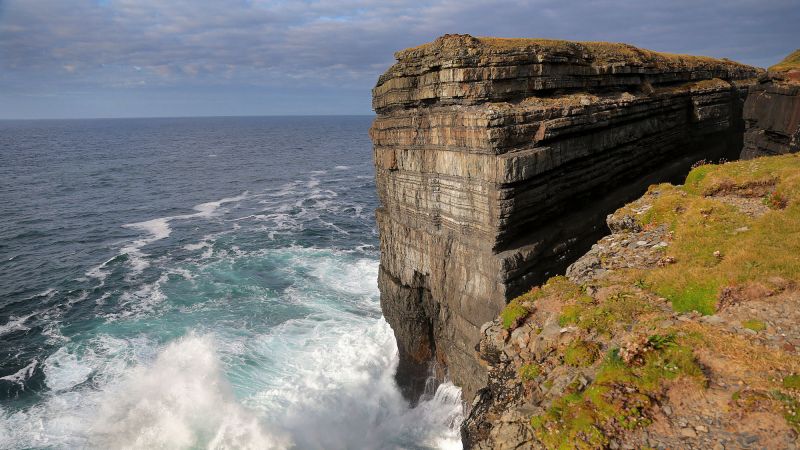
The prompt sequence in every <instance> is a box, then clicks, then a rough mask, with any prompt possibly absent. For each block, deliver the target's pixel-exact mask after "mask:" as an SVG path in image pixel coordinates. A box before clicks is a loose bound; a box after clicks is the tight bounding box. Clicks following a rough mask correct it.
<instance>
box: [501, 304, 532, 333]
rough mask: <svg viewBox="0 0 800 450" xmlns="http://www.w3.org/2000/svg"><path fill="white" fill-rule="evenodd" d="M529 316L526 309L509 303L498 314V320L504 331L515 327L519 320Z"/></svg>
mask: <svg viewBox="0 0 800 450" xmlns="http://www.w3.org/2000/svg"><path fill="white" fill-rule="evenodd" d="M528 314H529V311H528V308H526V307H524V306H522V305H520V304H519V302H517V301H511V303H509V304H508V305H506V307H505V308H503V311H502V312H501V313H500V320H501V321H502V322H503V328H505V329H506V330H508V329H510V328H512V327H514V326H516V325H517V324H518V323H519V321H520V320H522V319H524V318H525V317H526V316H527V315H528Z"/></svg>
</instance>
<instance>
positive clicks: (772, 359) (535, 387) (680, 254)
mask: <svg viewBox="0 0 800 450" xmlns="http://www.w3.org/2000/svg"><path fill="white" fill-rule="evenodd" d="M608 226H609V228H610V229H611V230H612V231H613V233H612V234H611V235H609V236H606V237H604V238H603V239H601V240H600V241H599V242H597V243H596V244H595V245H594V246H593V247H592V248H591V250H590V251H589V252H587V253H586V254H585V255H584V256H583V257H581V258H580V259H579V260H577V261H576V262H575V263H574V264H572V265H571V266H570V267H569V269H568V270H567V272H566V276H558V277H553V278H551V279H549V280H548V281H547V282H546V283H544V284H543V285H541V286H540V287H536V288H534V289H533V290H531V291H529V292H527V293H525V294H523V295H522V296H520V297H517V298H515V299H514V300H513V301H512V302H510V303H509V305H508V306H507V307H506V308H505V309H504V310H503V311H502V313H501V314H500V317H499V318H497V319H495V320H494V321H493V322H491V323H488V324H486V325H485V326H484V327H483V328H482V330H481V337H482V339H481V342H480V345H479V350H480V356H481V360H482V362H483V364H485V365H486V367H487V369H488V373H489V378H488V380H489V382H488V386H487V387H486V388H484V389H482V390H480V391H479V393H478V395H477V396H476V398H475V400H474V402H473V403H472V410H471V414H470V415H469V417H468V418H467V419H466V421H465V422H464V424H463V438H464V443H465V448H482V449H484V448H485V449H490V448H491V449H516V448H548V449H551V448H552V449H557V448H587V449H588V448H612V449H613V448H659V449H661V448H696V449H711V448H714V449H744V448H775V449H778V448H781V449H783V448H797V447H798V444H800V442H798V431H800V355H798V349H800V329H798V327H797V324H798V323H800V258H798V255H800V155H797V154H794V155H784V156H774V157H765V158H758V159H754V160H751V161H739V162H735V163H727V164H724V165H719V166H716V165H701V166H699V167H697V168H695V169H694V170H692V172H691V173H689V175H688V177H687V178H686V181H685V183H684V184H683V185H680V186H674V185H671V184H659V185H655V186H652V187H651V188H650V189H649V190H648V192H647V193H646V194H645V195H644V196H643V197H642V198H640V199H638V200H636V201H634V202H633V203H630V204H628V205H626V206H624V207H623V208H621V209H619V210H618V211H616V212H615V213H614V214H612V215H610V216H609V217H608Z"/></svg>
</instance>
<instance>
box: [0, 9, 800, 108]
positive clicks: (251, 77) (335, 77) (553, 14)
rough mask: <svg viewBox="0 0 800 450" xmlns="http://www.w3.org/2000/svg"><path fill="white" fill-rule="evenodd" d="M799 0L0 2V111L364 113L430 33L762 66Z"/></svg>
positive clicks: (795, 40)
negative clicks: (382, 79) (589, 43)
mask: <svg viewBox="0 0 800 450" xmlns="http://www.w3.org/2000/svg"><path fill="white" fill-rule="evenodd" d="M798 24H800V1H799V0H719V1H717V0H714V1H711V0H691V1H688V0H686V1H684V0H661V1H651V0H638V1H637V0H631V1H622V0H598V1H569V0H517V1H506V2H491V1H473V0H434V1H428V2H425V1H422V2H421V1H418V0H416V1H411V0H319V1H287V0H279V1H266V0H215V1H211V0H0V119H14V118H49V117H52V118H77V117H155V116H199V115H275V114H277V115H283V114H370V112H371V111H370V89H371V88H372V86H373V85H374V83H375V80H376V79H377V76H378V75H379V74H380V73H381V72H383V71H384V70H385V69H386V68H387V67H388V66H389V65H390V64H391V63H392V61H393V58H392V54H393V53H394V52H395V51H397V50H400V49H402V48H405V47H409V46H414V45H418V44H421V43H424V42H427V41H430V40H433V39H434V38H436V37H437V36H440V35H442V34H445V33H470V34H473V35H476V36H504V37H548V38H561V39H574V40H602V41H615V42H627V43H630V44H634V45H637V46H641V47H645V48H650V49H653V50H660V51H669V52H675V53H692V54H702V55H709V56H716V57H728V58H731V59H734V60H738V61H741V62H745V63H749V64H753V65H758V66H768V65H771V64H773V63H775V62H777V61H778V60H780V59H781V58H782V57H783V56H784V55H786V54H788V53H789V52H790V51H792V50H794V49H795V48H798V47H800V25H798Z"/></svg>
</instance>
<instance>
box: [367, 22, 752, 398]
mask: <svg viewBox="0 0 800 450" xmlns="http://www.w3.org/2000/svg"><path fill="white" fill-rule="evenodd" d="M395 56H396V58H397V61H398V62H397V63H396V64H395V65H394V66H392V67H391V68H390V69H389V70H387V72H386V73H385V74H383V75H382V76H381V77H380V79H379V80H378V84H377V86H376V87H375V88H374V90H373V108H374V109H375V111H376V113H377V118H376V119H375V122H374V124H373V126H372V128H371V130H370V135H371V137H372V140H373V143H374V157H375V166H376V181H377V188H378V194H379V198H380V202H381V207H380V208H379V209H378V211H377V221H378V228H379V233H380V245H381V266H380V272H379V279H378V283H379V287H380V290H381V307H382V309H383V312H384V316H385V317H386V319H387V321H388V322H389V324H390V325H391V326H392V328H393V330H394V333H395V336H396V338H397V343H398V347H399V350H400V366H399V368H398V381H399V382H400V384H401V386H402V387H403V389H404V392H405V393H406V394H407V395H408V396H409V397H411V398H414V397H415V396H416V395H417V394H418V393H419V392H420V391H421V390H422V388H423V386H424V382H425V378H426V377H427V376H428V375H429V374H430V373H431V368H432V367H433V368H434V369H436V371H435V373H436V374H437V375H438V376H440V377H442V376H445V375H446V376H447V377H449V378H450V379H452V380H453V381H454V382H455V383H456V384H458V385H460V386H461V387H462V388H463V395H464V398H465V400H467V401H469V400H470V399H472V397H473V395H474V394H475V392H476V391H477V390H478V389H480V388H481V387H483V386H484V385H485V382H486V371H485V368H484V366H482V365H481V364H480V363H479V360H478V358H477V357H476V353H475V348H476V345H477V344H478V341H479V330H480V328H481V325H482V324H484V323H485V322H488V321H491V320H492V319H494V318H495V317H496V316H497V314H498V312H499V311H500V310H501V309H502V308H503V307H504V305H505V304H506V302H507V301H508V299H510V298H512V297H514V296H516V295H518V294H519V293H521V292H523V291H524V290H526V289H527V288H529V287H530V286H531V285H533V284H534V283H537V282H540V281H542V280H544V279H545V278H546V277H547V275H548V274H552V273H553V272H554V271H556V270H563V269H564V268H565V267H566V265H567V263H568V262H570V261H571V260H572V259H574V256H573V255H577V254H579V253H580V252H582V251H585V250H586V249H587V248H588V246H589V245H591V243H592V242H594V241H596V240H597V238H598V237H599V236H600V235H601V234H602V232H603V231H604V229H605V225H604V223H603V219H604V218H605V216H606V215H607V214H608V213H609V212H611V211H613V210H614V209H616V208H617V207H619V206H620V205H621V204H623V203H624V202H625V201H627V200H630V199H632V198H634V197H635V196H638V195H640V194H641V193H642V192H643V191H644V188H646V186H647V185H649V184H651V183H653V182H657V181H662V180H665V179H669V178H670V177H674V176H676V175H685V173H686V171H688V167H689V165H691V163H692V162H694V161H696V160H698V159H703V158H709V159H710V158H719V157H735V155H738V153H739V151H740V150H741V130H742V128H743V122H742V120H741V110H742V104H743V101H744V97H745V95H746V91H747V88H748V86H749V85H750V84H752V83H753V78H754V77H755V76H756V75H757V71H756V69H754V68H752V67H749V66H745V65H741V64H738V63H734V62H731V61H727V60H715V59H711V58H704V57H690V56H678V55H669V54H660V53H656V52H651V51H648V50H642V49H638V48H635V47H632V46H629V45H624V44H607V43H578V42H567V41H554V40H538V39H494V38H474V37H472V36H468V35H446V36H443V37H441V38H439V39H437V40H436V41H434V42H432V43H429V44H425V45H423V46H420V47H416V48H412V49H408V50H405V51H402V52H399V53H397V54H396V55H395Z"/></svg>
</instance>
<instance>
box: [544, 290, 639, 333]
mask: <svg viewBox="0 0 800 450" xmlns="http://www.w3.org/2000/svg"><path fill="white" fill-rule="evenodd" d="M651 310H652V306H651V305H649V304H648V303H647V302H646V301H645V300H643V299H642V298H640V297H638V296H637V295H634V294H632V293H630V292H618V293H616V294H613V295H610V296H609V297H608V298H607V299H606V300H604V301H603V302H602V303H596V302H595V301H594V299H592V298H591V297H582V298H580V299H578V301H577V302H576V303H575V304H572V305H567V306H565V307H564V308H563V310H562V312H561V315H560V316H559V318H558V323H559V325H561V326H562V327H563V326H566V325H577V326H578V327H579V328H581V329H583V330H586V331H596V332H598V333H601V334H605V335H611V334H612V332H613V331H614V330H615V329H618V328H621V327H625V326H627V325H629V324H630V323H632V322H633V321H634V320H635V319H636V317H637V316H639V315H641V314H644V313H646V312H649V311H651Z"/></svg>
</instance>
